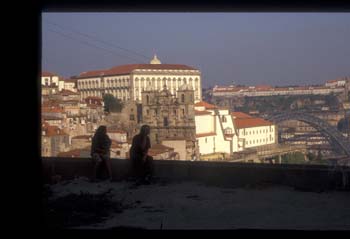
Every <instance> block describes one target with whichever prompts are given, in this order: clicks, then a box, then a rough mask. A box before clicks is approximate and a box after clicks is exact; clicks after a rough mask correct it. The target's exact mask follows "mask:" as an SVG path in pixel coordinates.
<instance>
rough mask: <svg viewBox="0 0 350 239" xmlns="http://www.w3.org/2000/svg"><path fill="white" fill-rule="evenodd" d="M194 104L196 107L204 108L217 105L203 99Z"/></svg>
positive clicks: (214, 107) (212, 107) (213, 107)
mask: <svg viewBox="0 0 350 239" xmlns="http://www.w3.org/2000/svg"><path fill="white" fill-rule="evenodd" d="M194 106H195V107H196V106H197V107H205V108H206V109H216V108H217V107H216V106H215V105H212V104H209V103H208V102H205V101H200V102H197V103H196V104H194Z"/></svg>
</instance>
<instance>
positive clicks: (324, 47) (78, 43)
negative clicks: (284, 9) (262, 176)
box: [42, 13, 350, 87]
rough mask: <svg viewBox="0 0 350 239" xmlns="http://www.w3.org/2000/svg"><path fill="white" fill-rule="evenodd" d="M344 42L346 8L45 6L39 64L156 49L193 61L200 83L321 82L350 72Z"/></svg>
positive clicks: (90, 64) (117, 61) (67, 69)
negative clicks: (104, 9) (93, 9)
mask: <svg viewBox="0 0 350 239" xmlns="http://www.w3.org/2000/svg"><path fill="white" fill-rule="evenodd" d="M208 29H209V30H208ZM347 42H350V14H345V13H43V15H42V70H45V71H52V72H55V73H57V74H59V75H62V76H63V77H70V76H72V75H78V74H79V73H81V72H84V71H89V70H96V69H106V68H110V67H113V66H117V65H124V64H135V63H148V62H149V61H150V59H152V57H153V55H154V54H157V56H158V58H159V59H160V60H161V61H162V63H168V64H186V65H189V66H192V67H195V68H197V69H199V70H200V71H201V72H202V83H203V87H209V86H214V85H229V84H231V83H232V82H233V81H234V83H235V84H244V85H262V84H264V85H266V84H269V85H276V86H282V85H306V84H323V83H324V82H326V81H327V80H332V79H336V78H341V77H345V76H349V75H350V71H349V62H350V48H349V47H347V44H346V43H347ZM233 43H235V44H233ZM252 69H253V70H252Z"/></svg>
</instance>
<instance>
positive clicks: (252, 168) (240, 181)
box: [42, 158, 350, 190]
mask: <svg viewBox="0 0 350 239" xmlns="http://www.w3.org/2000/svg"><path fill="white" fill-rule="evenodd" d="M111 160H112V171H113V178H114V180H122V179H125V178H127V176H128V173H129V169H130V161H129V160H126V159H111ZM42 169H43V174H44V180H45V183H49V182H50V179H51V178H52V177H53V176H55V175H59V176H60V178H61V179H62V180H65V179H73V178H75V177H81V176H83V177H90V176H91V173H92V162H91V160H90V159H89V158H42ZM154 169H155V177H158V178H163V179H167V180H170V181H198V182H202V183H205V184H208V185H217V186H223V187H239V186H245V185H257V184H261V183H267V184H274V185H286V186H293V187H296V188H299V189H305V190H311V189H312V190H325V189H335V188H342V189H348V190H349V189H350V187H349V186H350V182H349V179H350V168H349V167H347V168H338V169H336V170H335V168H334V167H331V166H325V165H283V164H282V165H281V164H272V165H271V164H253V163H230V162H201V161H167V160H159V161H158V160H155V161H154ZM344 176H345V177H344ZM344 178H345V179H346V180H347V181H346V182H344Z"/></svg>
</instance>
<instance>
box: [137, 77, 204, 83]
mask: <svg viewBox="0 0 350 239" xmlns="http://www.w3.org/2000/svg"><path fill="white" fill-rule="evenodd" d="M171 80H172V81H173V82H175V81H178V82H181V81H183V82H186V83H187V78H182V79H181V78H177V79H176V78H173V79H171V78H166V77H163V79H161V78H157V79H155V78H151V79H150V78H146V79H145V78H141V79H139V78H137V77H136V78H135V83H136V82H138V81H140V82H143V81H146V82H147V81H148V82H154V81H158V82H159V81H171ZM193 80H194V81H195V82H198V81H199V79H198V78H195V79H192V78H189V79H188V81H189V82H192V81H193Z"/></svg>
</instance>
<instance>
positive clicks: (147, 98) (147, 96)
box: [146, 95, 149, 104]
mask: <svg viewBox="0 0 350 239" xmlns="http://www.w3.org/2000/svg"><path fill="white" fill-rule="evenodd" d="M146 102H147V104H149V95H146Z"/></svg>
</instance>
